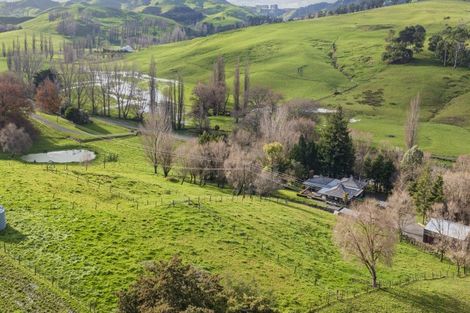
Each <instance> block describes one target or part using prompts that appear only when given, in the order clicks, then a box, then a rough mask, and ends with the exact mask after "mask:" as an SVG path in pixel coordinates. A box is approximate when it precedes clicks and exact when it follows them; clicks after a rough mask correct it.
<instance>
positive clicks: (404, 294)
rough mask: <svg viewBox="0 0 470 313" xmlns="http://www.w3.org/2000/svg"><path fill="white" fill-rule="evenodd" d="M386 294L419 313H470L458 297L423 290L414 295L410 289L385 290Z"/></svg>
mask: <svg viewBox="0 0 470 313" xmlns="http://www.w3.org/2000/svg"><path fill="white" fill-rule="evenodd" d="M384 292H385V293H386V294H388V295H389V296H390V297H393V298H395V299H396V300H397V301H399V302H402V303H407V304H409V305H410V306H412V307H414V308H416V311H417V312H428V313H445V312H448V313H451V312H468V309H469V308H465V306H466V304H465V303H462V301H461V300H460V299H458V298H456V297H453V296H450V295H448V294H443V293H439V292H426V291H423V290H421V291H420V292H419V293H413V291H410V290H409V288H406V289H402V290H385V291H384Z"/></svg>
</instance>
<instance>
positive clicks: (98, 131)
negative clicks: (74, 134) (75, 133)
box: [75, 122, 112, 135]
mask: <svg viewBox="0 0 470 313" xmlns="http://www.w3.org/2000/svg"><path fill="white" fill-rule="evenodd" d="M75 127H76V128H78V129H80V130H81V131H84V132H87V133H90V134H93V135H109V134H112V132H111V131H109V130H107V129H106V128H103V127H101V126H100V125H98V124H96V123H94V122H91V123H90V124H88V125H75Z"/></svg>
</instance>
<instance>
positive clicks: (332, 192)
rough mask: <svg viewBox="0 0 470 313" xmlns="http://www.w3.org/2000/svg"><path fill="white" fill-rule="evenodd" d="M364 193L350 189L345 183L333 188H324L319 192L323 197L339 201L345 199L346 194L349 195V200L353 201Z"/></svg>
mask: <svg viewBox="0 0 470 313" xmlns="http://www.w3.org/2000/svg"><path fill="white" fill-rule="evenodd" d="M362 192H363V189H356V188H348V187H347V186H346V185H344V184H343V183H339V184H338V185H336V186H333V187H327V188H322V189H320V190H319V191H318V193H319V194H321V195H325V196H327V197H333V198H338V199H343V198H344V195H345V194H347V195H348V198H349V199H353V198H356V197H357V196H359V195H360V194H361V193H362Z"/></svg>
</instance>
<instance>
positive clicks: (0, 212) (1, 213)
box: [0, 205, 7, 231]
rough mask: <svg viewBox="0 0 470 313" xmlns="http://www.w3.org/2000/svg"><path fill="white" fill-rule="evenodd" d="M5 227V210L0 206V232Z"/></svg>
mask: <svg viewBox="0 0 470 313" xmlns="http://www.w3.org/2000/svg"><path fill="white" fill-rule="evenodd" d="M6 227H7V219H6V217H5V209H4V208H3V207H2V206H1V205H0V231H2V230H4V229H5V228H6Z"/></svg>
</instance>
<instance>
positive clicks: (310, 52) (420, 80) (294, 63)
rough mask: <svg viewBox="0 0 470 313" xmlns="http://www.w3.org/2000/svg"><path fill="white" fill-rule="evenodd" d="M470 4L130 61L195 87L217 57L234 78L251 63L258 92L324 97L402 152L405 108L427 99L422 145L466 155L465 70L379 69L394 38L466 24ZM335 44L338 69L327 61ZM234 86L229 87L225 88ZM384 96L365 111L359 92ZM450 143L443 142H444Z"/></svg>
mask: <svg viewBox="0 0 470 313" xmlns="http://www.w3.org/2000/svg"><path fill="white" fill-rule="evenodd" d="M467 10H470V3H469V2H465V1H456V0H444V1H436V0H429V1H420V2H417V3H410V4H405V5H399V6H392V7H386V8H380V9H375V10H370V11H366V12H358V13H354V14H347V15H340V16H331V17H325V18H320V19H314V20H306V21H296V22H289V23H283V24H273V25H263V26H259V27H250V28H247V29H242V30H236V31H231V32H228V33H223V34H216V35H213V36H210V37H207V38H199V39H195V40H191V41H187V42H181V43H176V44H169V45H164V46H158V47H153V48H150V49H146V50H144V51H140V52H139V53H136V54H133V55H129V57H128V60H129V61H135V62H136V63H138V64H142V68H143V69H145V68H146V64H148V62H149V59H150V56H151V55H153V56H155V58H156V59H157V61H158V64H159V68H160V75H162V76H169V75H171V74H172V73H173V72H174V71H176V70H177V71H180V72H181V73H183V75H184V77H185V79H186V81H187V82H189V85H191V84H193V85H194V84H195V83H196V82H198V81H201V80H205V79H207V77H208V75H209V73H210V71H211V69H212V63H213V61H214V59H215V58H216V57H217V56H218V55H223V56H224V57H225V59H226V62H227V64H228V77H229V79H231V74H232V72H233V71H232V70H231V69H232V68H234V64H235V61H236V59H237V58H238V57H242V58H244V59H248V58H249V59H250V62H251V64H252V66H251V72H252V80H253V83H254V84H257V85H265V86H269V87H272V88H274V89H276V90H278V91H280V92H282V93H283V94H284V95H285V97H286V98H298V97H302V98H313V99H321V102H322V103H323V105H325V106H335V105H342V106H343V107H345V108H346V109H347V111H348V112H349V113H350V115H351V117H354V118H355V120H358V122H357V123H354V124H352V125H351V126H352V127H353V128H355V129H358V130H361V131H366V132H370V133H372V134H373V136H374V137H373V138H374V141H375V142H376V143H381V142H386V143H389V144H392V145H398V146H401V145H402V142H403V140H402V138H403V132H404V131H403V123H404V118H405V114H406V107H407V104H408V103H409V101H410V99H411V98H412V97H415V96H416V95H417V94H418V93H420V94H421V96H422V99H423V103H422V112H421V121H422V123H421V132H420V145H421V146H422V147H423V148H424V149H426V150H428V151H430V152H433V153H436V154H443V155H458V154H463V153H470V128H469V127H468V125H469V124H468V117H469V116H468V108H467V105H466V102H465V99H466V94H467V92H468V91H469V86H470V85H469V79H470V71H469V70H468V69H462V68H460V69H452V68H444V67H442V66H440V65H439V64H438V63H437V62H436V61H434V59H433V57H432V55H431V54H430V53H429V52H427V51H425V52H423V53H421V54H418V55H417V59H416V60H415V61H414V62H412V63H411V64H407V65H389V66H387V65H385V64H384V63H383V62H382V61H381V54H382V52H383V51H384V45H385V38H386V37H387V34H388V32H389V31H390V30H392V29H393V30H400V29H402V28H404V27H405V26H408V25H415V24H421V25H423V26H424V27H425V28H426V29H427V32H428V35H432V34H433V33H436V32H438V31H439V30H441V29H442V28H444V27H445V25H446V24H451V25H456V24H467V23H469V22H470V16H469V15H468V14H467V13H466V12H467ZM333 43H335V44H336V46H337V59H338V60H337V63H338V68H339V69H341V71H340V70H338V69H336V68H335V67H333V66H332V64H331V60H330V58H329V57H328V53H329V52H330V51H331V46H332V44H333ZM229 84H231V82H229ZM380 89H383V94H384V102H383V103H382V104H381V106H378V107H377V106H369V105H365V104H361V102H362V97H363V92H365V91H368V90H370V91H377V90H380ZM442 138H446V140H442Z"/></svg>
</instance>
